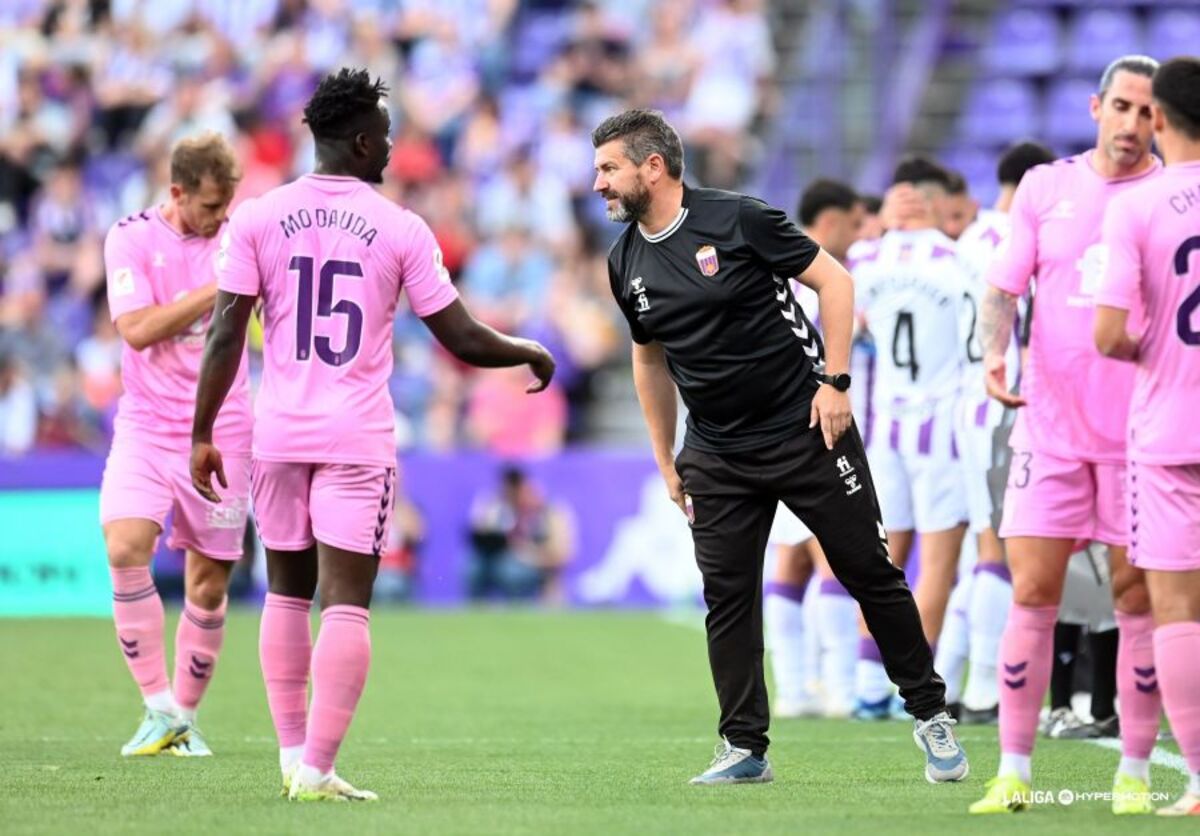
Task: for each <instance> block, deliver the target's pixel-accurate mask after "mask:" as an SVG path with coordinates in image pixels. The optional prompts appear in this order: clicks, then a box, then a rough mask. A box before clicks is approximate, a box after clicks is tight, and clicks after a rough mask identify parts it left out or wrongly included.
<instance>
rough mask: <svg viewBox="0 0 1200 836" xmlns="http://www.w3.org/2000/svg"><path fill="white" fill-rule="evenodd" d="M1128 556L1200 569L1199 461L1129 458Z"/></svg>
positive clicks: (1174, 568) (1160, 566) (1154, 564)
mask: <svg viewBox="0 0 1200 836" xmlns="http://www.w3.org/2000/svg"><path fill="white" fill-rule="evenodd" d="M1129 562H1130V563H1132V564H1133V565H1134V566H1136V567H1138V568H1139V569H1152V570H1156V571H1160V572H1192V571H1195V570H1197V569H1200V465H1198V464H1192V465H1154V464H1138V463H1137V462H1130V463H1129Z"/></svg>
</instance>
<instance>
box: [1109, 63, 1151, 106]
mask: <svg viewBox="0 0 1200 836" xmlns="http://www.w3.org/2000/svg"><path fill="white" fill-rule="evenodd" d="M1157 69H1158V62H1157V61H1155V60H1154V59H1153V58H1151V57H1150V56H1149V55H1122V56H1121V57H1120V58H1118V59H1116V60H1115V61H1113V62H1112V63H1111V64H1109V65H1108V66H1107V67H1105V68H1104V72H1103V73H1101V75H1100V90H1099V91H1098V92H1097V94H1096V95H1098V96H1099V97H1100V98H1101V99H1103V98H1104V97H1105V96H1106V95H1108V88H1110V87H1112V83H1113V79H1114V78H1116V77H1117V73H1120V72H1126V73H1133V74H1134V75H1140V76H1145V77H1146V78H1153V77H1154V73H1155V71H1156V70H1157Z"/></svg>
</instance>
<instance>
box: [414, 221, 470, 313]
mask: <svg viewBox="0 0 1200 836" xmlns="http://www.w3.org/2000/svg"><path fill="white" fill-rule="evenodd" d="M408 217H409V219H410V223H411V225H412V236H411V238H410V239H409V241H408V243H407V244H406V245H405V247H404V249H403V251H402V252H401V253H400V260H401V265H402V267H403V274H402V277H403V282H402V283H401V287H402V288H403V290H404V292H405V293H406V294H408V304H409V305H410V306H411V307H412V309H413V313H415V314H416V315H417V316H422V317H424V316H432V315H433V314H435V313H437V312H438V311H440V310H442V309H443V308H445V307H447V306H448V305H449V304H450V303H451V302H453V301H454V300H455V299H457V298H458V291H457V290H455V289H454V285H453V284H451V283H450V273H449V272H448V271H447V270H446V268H445V267H444V266H443V265H442V248H441V247H439V246H438V243H437V239H436V238H434V237H433V230H431V229H430V228H429V224H427V223H425V221H424V220H422V219H421V218H419V217H417V215H415V214H413V213H411V212H410V213H408Z"/></svg>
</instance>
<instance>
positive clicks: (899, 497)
mask: <svg viewBox="0 0 1200 836" xmlns="http://www.w3.org/2000/svg"><path fill="white" fill-rule="evenodd" d="M955 404H956V401H954V400H950V399H947V400H945V401H943V402H939V403H936V404H932V405H930V406H929V407H928V408H927V409H924V410H922V411H920V412H916V411H910V412H907V413H903V414H900V415H888V414H887V413H885V412H880V414H879V421H878V423H877V425H876V427H875V432H874V434H873V436H872V438H871V446H870V447H869V448H868V450H867V459H868V461H869V462H870V465H871V478H872V479H873V480H874V482H875V493H876V494H877V495H878V496H879V507H880V511H881V512H882V514H883V527H884V528H886V529H887V530H888V531H917V532H920V533H932V532H935V531H945V530H946V529H949V528H954V527H955V526H957V525H960V524H962V523H964V522H966V521H967V502H966V498H965V490H964V475H963V465H962V460H961V459H959V457H958V450H957V449H956V443H955V438H954V407H955Z"/></svg>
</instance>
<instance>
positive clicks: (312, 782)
mask: <svg viewBox="0 0 1200 836" xmlns="http://www.w3.org/2000/svg"><path fill="white" fill-rule="evenodd" d="M328 775H329V773H328V772H322V771H321V770H319V769H317V768H316V767H315V766H309V765H308V764H306V763H304V762H301V763H300V768H299V769H297V770H296V780H297V781H298V782H300V783H301V784H303V785H304V786H306V787H315V786H316V785H317V784H319V783H321V782H322V781H324V780H325V778H326V777H327V776H328Z"/></svg>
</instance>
